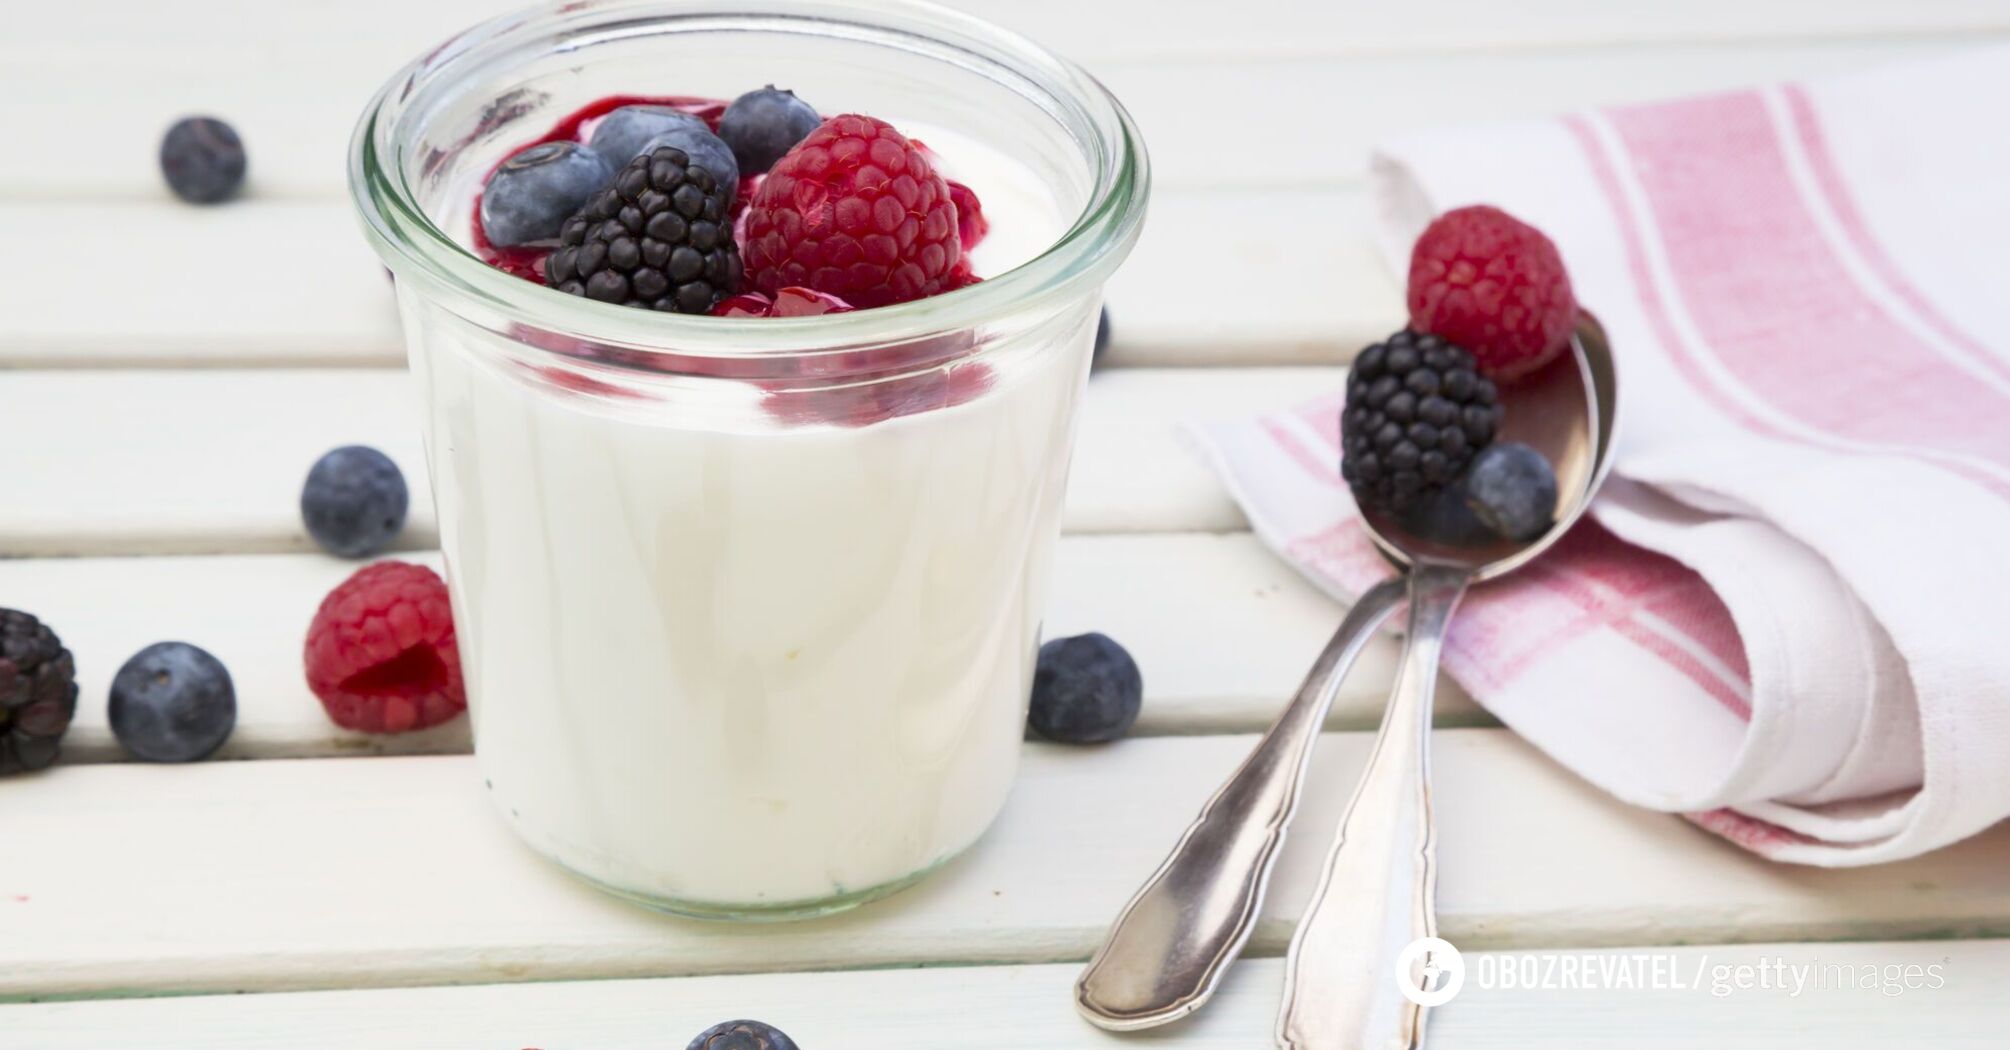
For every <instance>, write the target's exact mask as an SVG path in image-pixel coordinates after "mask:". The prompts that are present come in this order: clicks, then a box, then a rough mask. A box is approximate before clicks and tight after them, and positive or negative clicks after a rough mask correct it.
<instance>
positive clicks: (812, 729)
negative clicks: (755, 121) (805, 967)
mask: <svg viewBox="0 0 2010 1050" xmlns="http://www.w3.org/2000/svg"><path fill="white" fill-rule="evenodd" d="M921 137H923V138H924V139H925V140H926V141H928V142H929V144H930V146H931V148H933V149H934V150H935V151H936V152H937V153H938V154H939V155H941V156H942V158H943V159H944V164H945V167H946V168H947V169H948V171H949V173H951V174H954V175H956V176H957V177H959V178H960V179H962V180H963V181H966V182H967V183H969V184H970V185H971V186H972V187H973V188H974V189H975V190H976V192H977V194H978V196H979V197H980V199H981V200H982V201H983V203H984V205H985V211H986V214H987V216H988V217H989V218H990V220H991V234H990V237H989V238H988V239H987V240H986V242H985V243H984V244H983V245H982V246H980V248H979V249H978V251H977V252H976V253H975V256H974V259H975V262H976V263H977V265H978V267H979V269H978V272H979V273H980V274H995V273H997V272H1000V271H1002V270H1004V269H1006V268H1009V267H1010V266H1013V265H1016V264H1018V263H1020V262H1023V261H1025V260H1026V259H1028V258H1030V257H1031V256H1032V255H1034V254H1035V253H1037V252H1039V251H1040V250H1042V249H1044V248H1045V247H1046V246H1047V245H1048V244H1050V243H1052V242H1053V241H1054V240H1055V239H1056V238H1057V237H1058V236H1059V235H1060V233H1061V232H1062V231H1063V230H1064V229H1065V228H1066V226H1067V223H1068V221H1069V219H1070V216H1066V215H1062V214H1059V213H1058V209H1057V208H1056V206H1055V204H1054V203H1053V201H1052V199H1051V196H1050V195H1049V194H1046V193H1044V192H1043V190H1042V188H1041V185H1040V183H1039V181H1038V180H1037V179H1036V178H1035V177H1034V176H1033V174H1032V173H1031V172H1030V171H1027V170H1026V169H1024V168H1022V167H1019V166H1017V165H1015V164H1014V163H1013V162H1011V161H1009V160H1008V159H1006V158H1004V157H1002V156H999V155H996V154H989V153H986V152H985V151H984V150H983V147H981V146H979V145H978V144H976V143H974V142H972V141H971V140H969V139H967V138H965V137H961V136H956V135H952V134H946V133H943V132H941V131H936V130H930V131H927V132H922V133H921ZM464 196H465V197H466V198H470V199H471V198H472V196H473V194H472V193H468V194H465V195H464ZM402 299H403V302H404V308H405V313H406V328H407V332H408V333H409V336H410V342H411V345H412V353H413V366H414V370H415V372H416V373H417V374H418V375H419V377H420V379H421V382H422V384H423V385H424V387H425V388H426V389H425V395H426V396H425V402H426V404H427V405H428V406H429V408H428V411H429V427H428V434H427V438H428V450H429V455H430V458H431V461H432V468H433V479H434V488H435V496H436V500H437V502H438V505H439V513H440V519H441V530H442V542H443V545H444V547H445V550H446V556H447V564H448V574H449V580H450V583H451V587H452V592H453V600H454V611H455V616H456V622H457V625H458V631H459V642H460V652H461V659H462V662H463V665H464V669H465V672H466V677H467V683H468V688H469V693H470V699H471V702H472V708H473V711H472V713H473V717H474V731H475V749H476V752H477V753H478V755H479V758H480V762H481V765H482V768H483V772H484V775H485V776H486V777H487V778H488V780H489V785H490V789H491V791H492V792H493V795H494V798H495V800H496V802H497V803H498V804H499V805H500V806H501V807H502V809H503V811H504V812H505V813H506V814H507V815H508V816H509V817H510V818H511V819H512V820H513V822H514V823H515V825H516V827H517V828H518V830H519V831H520V832H521V833H522V834H523V835H524V836H525V837H526V838H527V839H528V840H529V841H530V842H531V843H532V845H534V846H535V847H536V848H537V849H539V850H540V851H542V852H544V853H546V854H547V855H549V856H551V857H553V858H554V859H556V860H557V861H558V862H559V863H561V864H563V865H564V866H566V867H567V868H570V869H572V870H573V871H575V872H577V873H579V874H582V875H584V876H585V877H587V878H589V879H592V880H593V881H595V882H598V883H601V884H603V885H605V886H607V887H610V888H612V889H615V890H617V891H620V892H623V893H627V894H630V895H634V896H637V897H640V898H644V899H646V900H649V901H651V902H653V903H656V904H659V905H663V906H666V907H672V908H682V909H691V910H699V911H723V912H734V911H752V910H759V909H763V908H786V907H816V906H818V904H819V903H820V902H831V901H833V899H843V898H846V897H848V896H851V895H858V894H863V893H866V892H867V891H871V890H874V889H879V888H886V887H889V886H890V885H894V884H898V883H900V882H902V881H903V880H905V879H906V878H908V877H909V876H912V875H916V874H918V873H921V872H924V871H926V870H928V869H929V868H931V867H932V866H934V865H936V864H937V863H939V862H941V861H943V860H945V859H947V858H948V857H950V856H952V855H953V854H955V853H957V852H958V851H959V850H961V849H963V848H964V847H966V846H968V845H969V844H970V843H971V842H972V841H974V840H975V839H976V838H977V837H978V836H979V835H980V834H982V832H983V831H984V829H985V827H986V826H987V825H988V824H989V823H990V822H991V820H992V818H993V817H994V816H995V815H996V813H997V812H998V810H999V808H1000V806H1001V805H1002V804H1003V802H1004V799H1005V796H1006V793H1007V790H1008V788H1009V786H1010V783H1011V780H1012V776H1013V772H1014V769H1015V767H1016V765H1017V760H1018V753H1019V748H1020V741H1021V738H1022V734H1023V725H1024V719H1025V705H1026V699H1027V694H1028V689H1029V686H1030V679H1031V672H1032V662H1033V658H1034V655H1035V650H1036V648H1037V644H1038V641H1039V621H1040V617H1041V614H1042V611H1043V609H1044V608H1045V593H1046V582H1047V576H1048V563H1049V561H1050V557H1051V552H1052V547H1053V543H1054V540H1055V536H1056V533H1057V532H1058V519H1059V514H1060V503H1061V496H1062V489H1063V487H1064V480H1065V475H1066V468H1067V461H1068V454H1069V447H1070V436H1071V421H1072V418H1073V414H1074V404H1075V401H1076V398H1077V397H1078V395H1079V391H1080V389H1081V384H1082V379H1083V374H1084V372H1085V370H1086V366H1087V361H1088V357H1089V344H1090V341H1091V340H1092V338H1093V333H1094V325H1095V321H1094V316H1095V315H1094V311H1095V304H1094V302H1093V301H1090V300H1084V301H1083V302H1081V303H1079V304H1078V305H1077V307H1076V308H1075V309H1073V310H1071V311H1069V313H1068V315H1067V316H1066V317H1065V318H1062V319H1060V320H1058V321H1057V322H1056V323H1055V324H1053V325H1049V326H1047V328H1046V329H1045V330H1043V331H1042V332H1041V334H1040V335H1039V337H1038V338H1039V339H1040V340H1041V341H1042V343H1043V344H1044V345H1040V346H1027V347H1022V348H1007V351H1006V352H1004V353H1002V354H999V355H997V356H994V355H993V354H991V353H987V354H986V355H985V357H984V360H986V361H990V362H993V365H992V367H994V368H995V369H996V372H995V375H994V382H993V384H992V385H991V386H990V388H989V389H988V390H986V391H985V392H984V393H982V394H980V395H978V396H977V397H975V398H974V399H973V400H970V401H968V402H966V403H964V404H960V405H956V406H953V407H948V408H940V409H936V410H933V411H928V412H922V413H919V414H914V415H907V416H901V417H898V418H894V419H890V420H886V421H884V422H880V423H877V424H875V425H872V426H867V427H850V428H847V427H840V426H833V425H823V424H813V425H807V426H801V425H798V426H784V425H781V424H779V423H777V422H774V421H772V420H764V417H762V416H761V415H760V413H759V412H758V411H757V410H754V409H752V407H751V406H752V405H753V404H754V403H755V401H756V400H757V399H758V397H759V392H758V391H757V390H756V389H755V388H753V387H752V386H750V385H746V384H734V386H736V387H738V388H741V389H743V390H744V392H745V396H746V398H747V400H748V407H749V411H747V412H745V413H741V414H740V415H739V416H738V417H737V418H736V422H735V424H734V425H733V426H732V427H720V428H715V427H707V426H703V425H694V424H693V423H692V422H691V420H690V417H689V415H688V414H680V413H678V412H675V411H667V410H666V406H665V405H663V404H661V403H650V402H638V401H632V400H624V399H620V398H595V397H581V396H577V395H574V394H569V393H567V392H565V391H563V390H560V389H556V388H553V387H551V386H549V385H547V384H544V383H542V382H540V381H539V380H538V379H537V378H536V377H535V376H534V375H533V374H532V373H530V372H528V371H526V370H525V369H524V368H523V367H522V366H521V364H519V363H516V362H513V361H511V360H509V352H510V351H511V350H512V349H514V348H513V347H512V346H511V344H509V343H508V342H507V341H506V340H504V339H503V338H502V337H500V336H496V335H494V334H492V333H489V332H486V331H482V330H480V329H477V328H475V327H473V326H471V325H468V324H465V323H463V322H461V321H459V320H458V319H457V318H454V317H453V316H452V315H450V314H448V313H446V312H444V311H441V310H438V309H437V308H433V307H431V306H429V305H428V304H427V303H425V302H424V301H423V299H421V298H419V297H417V296H414V295H404V296H402ZM746 324H747V326H748V331H749V338H750V340H752V339H757V338H758V331H759V325H760V324H761V322H760V321H758V320H750V321H748V322H746ZM518 354H519V356H520V355H521V351H520V350H519V351H518ZM713 382H714V385H717V384H718V383H720V382H724V381H713Z"/></svg>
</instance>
